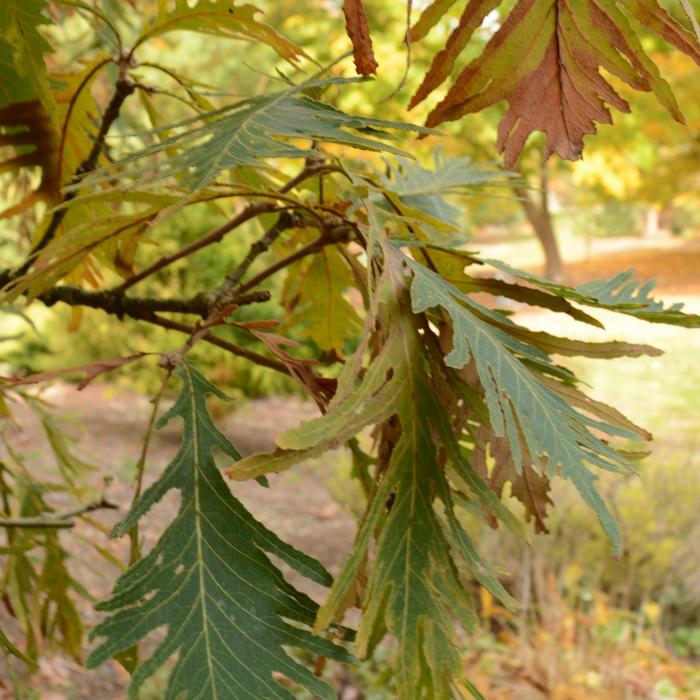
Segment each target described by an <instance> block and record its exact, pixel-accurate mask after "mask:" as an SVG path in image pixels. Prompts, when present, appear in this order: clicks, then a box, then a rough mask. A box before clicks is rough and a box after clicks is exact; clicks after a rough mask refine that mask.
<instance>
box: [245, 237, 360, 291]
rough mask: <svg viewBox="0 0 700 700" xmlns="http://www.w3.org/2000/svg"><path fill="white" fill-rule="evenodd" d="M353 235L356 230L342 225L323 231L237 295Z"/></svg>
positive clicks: (264, 271) (258, 276)
mask: <svg viewBox="0 0 700 700" xmlns="http://www.w3.org/2000/svg"><path fill="white" fill-rule="evenodd" d="M351 234H354V229H353V228H352V227H349V226H346V225H345V224H341V225H340V226H336V227H334V228H332V229H330V230H325V231H322V232H321V234H320V235H319V236H318V238H315V239H314V240H313V241H311V242H310V243H307V244H306V245H305V246H304V247H303V248H299V250H297V251H296V252H294V253H291V254H290V255H288V256H287V257H286V258H282V260H278V261H277V262H276V263H274V264H273V265H270V267H268V268H267V269H265V270H263V271H262V272H259V273H258V274H257V275H255V277H252V278H251V279H250V280H248V281H247V282H246V283H245V284H242V285H240V286H239V287H238V289H236V294H243V293H245V292H247V291H248V290H249V289H252V288H253V287H256V286H257V285H259V284H260V283H261V282H262V281H263V280H266V279H267V278H268V277H270V276H271V275H273V274H275V272H278V271H279V270H282V269H284V268H285V267H288V266H289V265H291V264H292V263H294V262H296V261H297V260H301V258H304V257H306V256H307V255H312V254H313V253H317V252H318V251H319V250H321V248H323V247H325V246H327V245H331V244H333V243H340V242H342V241H344V240H346V239H347V238H348V236H349V235H351Z"/></svg>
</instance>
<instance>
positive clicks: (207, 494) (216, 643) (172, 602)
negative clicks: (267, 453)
mask: <svg viewBox="0 0 700 700" xmlns="http://www.w3.org/2000/svg"><path fill="white" fill-rule="evenodd" d="M176 373H177V374H178V376H179V377H180V379H181V380H182V382H183V386H182V391H181V393H180V395H179V397H178V399H177V401H176V402H175V404H174V406H173V407H172V408H171V409H170V410H169V411H168V412H167V414H165V415H164V416H163V417H162V418H161V420H160V422H159V425H160V426H163V425H165V423H167V422H168V421H170V420H171V419H172V418H174V417H180V418H182V419H183V421H184V432H183V440H182V444H181V446H180V449H179V451H178V453H177V455H176V456H175V458H174V459H173V461H172V462H171V463H170V464H169V465H168V467H167V468H166V470H165V472H164V473H163V475H162V476H161V477H160V479H158V481H156V482H155V483H154V484H153V485H152V486H151V487H150V488H149V489H148V490H147V491H146V492H145V493H144V494H143V495H142V496H141V498H140V499H139V501H138V502H137V503H136V505H135V506H134V508H133V509H132V510H131V512H130V513H129V514H128V515H127V517H126V518H125V519H124V520H123V521H122V522H121V523H119V525H118V526H117V527H116V529H115V533H114V534H115V535H120V534H122V533H125V532H127V531H128V530H129V529H130V528H131V527H132V526H133V525H134V524H135V523H136V522H137V521H138V520H139V519H140V518H141V517H142V516H143V515H144V514H145V513H146V512H147V511H148V510H149V509H150V508H151V506H153V505H154V504H155V503H157V502H158V501H159V500H160V499H161V498H162V497H163V496H164V495H165V494H166V492H168V491H169V490H170V489H177V490H178V491H180V497H181V503H180V510H179V512H178V514H177V516H176V517H175V520H173V522H172V523H171V524H170V525H169V526H168V528H167V530H166V531H165V532H164V534H163V535H162V537H161V539H160V540H159V542H158V544H157V545H156V546H155V547H154V549H153V550H152V551H151V552H150V553H149V554H148V555H147V556H145V557H144V558H143V559H141V560H140V561H139V562H137V563H136V564H134V565H133V566H132V567H130V568H129V569H128V570H127V571H126V573H124V574H123V575H122V576H121V577H120V579H119V580H118V582H117V584H116V587H115V590H114V594H113V596H112V598H111V599H110V600H108V601H106V602H104V603H101V604H100V609H102V610H105V611H107V612H109V613H111V614H110V615H109V616H108V617H107V618H106V619H105V620H103V621H102V622H101V623H100V624H99V625H98V626H97V627H96V628H95V630H94V632H93V637H99V638H104V639H103V641H102V643H101V644H100V645H99V646H98V647H97V648H96V649H95V650H94V651H93V652H92V654H91V655H90V657H89V659H88V665H89V666H91V667H94V666H96V665H98V664H100V663H102V662H104V661H106V660H107V659H109V658H110V657H112V656H114V655H115V654H117V653H119V652H120V651H122V650H123V649H127V648H129V647H130V646H131V645H133V644H134V643H136V642H138V641H139V640H141V639H142V638H143V637H145V636H146V635H147V634H149V633H150V632H152V631H153V630H155V629H158V628H160V627H166V628H167V631H166V635H165V638H164V639H163V640H162V641H161V643H160V644H159V646H158V647H157V649H156V650H155V651H154V652H153V654H152V656H150V657H149V658H148V659H146V660H145V661H143V662H142V663H141V664H140V666H139V667H138V668H137V669H136V671H135V673H134V675H133V678H132V683H131V686H130V689H129V697H130V698H135V697H137V694H138V689H139V687H140V686H141V684H142V683H143V681H144V680H146V678H148V677H149V676H151V675H152V674H153V673H154V672H155V671H156V670H157V669H158V668H159V667H160V666H161V665H162V664H163V663H164V662H165V661H166V660H167V659H168V658H170V657H172V656H173V655H177V661H176V662H175V665H174V667H173V669H172V671H171V673H170V678H169V681H168V686H167V690H166V691H165V694H164V696H163V697H164V698H167V700H175V698H185V699H186V700H194V699H195V698H199V699H201V700H217V699H218V700H224V698H226V699H228V698H234V697H235V698H241V699H243V698H250V700H259V698H291V697H292V695H291V694H290V693H289V691H288V690H286V689H285V687H283V686H282V685H281V684H279V683H278V682H277V681H276V680H275V678H274V676H273V674H276V673H280V674H283V675H284V676H286V677H287V678H289V679H291V680H293V681H296V682H298V683H300V684H301V685H303V686H305V687H306V688H308V689H309V690H310V691H312V692H313V693H315V694H317V695H319V696H320V697H322V698H328V699H329V700H331V699H332V698H333V697H334V693H333V691H332V690H331V688H330V687H329V686H327V685H326V684H325V683H324V682H323V681H321V680H320V679H318V678H317V677H316V676H314V674H313V673H311V671H309V670H308V669H307V668H305V667H304V666H302V665H300V664H299V663H297V662H296V661H294V660H293V659H292V658H291V657H290V656H288V655H287V653H286V652H285V650H284V647H287V646H289V647H296V648H300V649H304V650H306V651H308V652H310V653H314V654H318V655H321V656H331V657H333V658H338V659H343V660H346V661H347V660H348V658H349V657H348V655H347V654H346V653H345V652H344V651H343V650H342V649H340V648H339V647H336V646H335V645H333V644H331V643H330V642H328V641H326V640H324V639H321V638H319V637H315V636H313V635H312V634H311V633H310V632H309V631H308V626H309V625H310V624H312V623H313V620H314V617H315V614H316V609H317V606H316V604H315V603H314V602H313V601H312V600H311V599H310V598H309V597H308V596H306V595H305V594H303V593H300V592H299V591H297V590H296V589H294V588H293V587H292V586H291V585H290V584H289V583H287V582H286V581H285V579H284V578H283V576H282V574H281V573H280V571H279V570H278V569H277V568H276V567H275V565H274V564H273V563H272V562H271V561H270V559H269V558H268V554H271V555H274V556H276V557H278V558H280V559H282V560H283V561H284V562H286V563H287V564H288V565H290V566H291V567H293V568H294V569H296V570H297V571H298V572H300V573H302V574H303V575H305V576H307V577H309V578H311V579H313V580H314V581H317V582H318V583H321V584H324V585H328V584H329V583H330V581H331V579H330V576H329V574H328V573H327V572H326V571H325V569H324V568H323V567H322V566H321V565H320V564H319V563H318V562H317V561H316V560H314V559H312V558H311V557H308V556H307V555H305V554H303V553H301V552H299V551H297V550H295V549H294V548H293V547H291V546H290V545H288V544H286V543H284V542H282V541H281V540H280V539H279V538H278V537H277V536H276V535H275V534H274V533H272V532H270V531H269V530H268V529H267V528H266V527H265V526H264V525H262V524H261V523H259V522H258V521H256V520H255V519H254V518H253V516H252V515H251V514H250V513H249V512H248V511H247V510H246V509H245V508H244V507H243V505H242V504H241V503H240V502H239V501H238V500H236V498H235V497H234V496H233V495H232V494H231V492H230V491H229V489H228V487H227V486H226V484H225V482H224V480H223V478H222V476H221V474H220V472H219V470H218V468H217V467H216V464H215V462H214V456H213V454H212V451H213V449H214V448H217V449H219V450H221V451H222V452H223V453H224V454H225V455H227V456H228V457H230V458H233V459H239V455H238V453H237V451H236V449H235V448H234V447H233V445H231V443H230V442H229V441H228V440H227V439H226V438H225V437H224V436H223V435H222V434H221V433H220V432H219V431H218V430H217V429H216V426H215V425H214V423H213V422H212V420H211V418H210V416H209V414H208V412H207V407H206V403H205V399H206V396H207V394H214V395H216V396H219V397H220V398H225V396H224V395H223V394H221V392H219V391H218V390H217V389H216V388H215V387H214V386H213V385H212V384H210V383H209V382H208V381H207V380H206V379H205V378H204V377H203V376H202V375H201V374H199V373H198V372H197V371H196V370H194V369H193V368H192V367H190V366H189V365H188V364H186V363H182V364H180V365H179V367H178V369H177V370H176Z"/></svg>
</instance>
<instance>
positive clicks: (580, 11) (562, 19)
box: [410, 0, 700, 167]
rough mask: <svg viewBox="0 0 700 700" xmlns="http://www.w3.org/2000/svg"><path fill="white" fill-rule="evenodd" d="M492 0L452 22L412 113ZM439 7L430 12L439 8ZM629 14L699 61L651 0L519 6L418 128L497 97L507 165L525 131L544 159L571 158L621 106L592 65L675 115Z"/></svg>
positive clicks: (689, 39) (531, 0)
mask: <svg viewBox="0 0 700 700" xmlns="http://www.w3.org/2000/svg"><path fill="white" fill-rule="evenodd" d="M449 4H450V3H446V2H444V0H437V2H435V3H433V4H432V5H431V6H430V7H429V8H428V9H427V10H426V14H427V13H428V12H431V13H432V14H431V15H430V16H429V17H428V20H429V21H428V20H423V18H421V19H419V21H418V23H417V25H416V27H414V31H413V36H414V38H420V37H421V36H422V35H424V34H425V33H426V31H427V29H428V28H429V27H430V26H432V24H435V23H436V22H437V20H438V18H439V17H438V15H439V14H440V13H444V12H445V11H447V9H448V7H449ZM499 4H501V3H500V2H498V0H469V2H468V3H467V5H466V7H465V9H464V11H463V13H462V16H461V19H460V21H459V23H458V24H457V26H456V27H455V29H454V30H453V32H452V34H451V35H450V37H449V38H448V41H447V44H446V46H445V48H444V49H443V50H442V51H441V52H440V53H438V54H437V55H436V56H435V58H434V60H433V63H432V65H431V67H430V69H429V71H428V73H427V74H426V76H425V78H424V80H423V83H422V84H421V86H420V87H419V88H418V91H417V92H416V94H415V95H414V97H413V99H412V100H411V103H410V106H411V107H414V106H415V105H417V104H418V103H419V102H421V101H423V100H424V99H425V98H426V97H427V96H428V95H429V94H430V93H432V92H433V90H435V89H436V88H437V87H438V86H439V85H441V84H442V83H443V82H444V81H445V80H446V79H447V78H448V77H449V75H450V74H451V72H452V69H453V68H454V65H455V62H456V60H457V58H458V57H459V55H460V53H461V51H462V49H464V47H465V46H466V45H467V43H468V42H469V40H470V38H471V37H472V35H473V33H474V31H475V30H476V29H478V27H479V26H480V25H481V23H482V22H483V20H484V19H485V17H486V16H487V14H488V13H489V12H491V11H492V10H494V9H495V8H496V7H497V6H498V5H499ZM438 10H439V12H438ZM630 17H633V18H635V19H636V20H637V21H638V22H640V23H641V24H642V25H643V26H644V27H645V29H647V30H649V31H650V32H652V33H655V34H658V35H659V36H661V37H662V38H663V39H665V40H666V41H667V42H669V43H671V44H673V45H674V46H675V47H676V48H678V49H679V50H680V51H683V52H684V53H686V54H688V55H689V56H691V57H692V58H693V59H694V60H695V61H696V62H697V63H698V64H700V46H698V43H697V41H696V39H695V37H694V36H693V35H692V34H691V33H690V32H688V31H687V30H686V29H684V28H683V27H682V26H681V25H680V24H678V23H677V22H676V21H675V20H674V19H673V18H672V17H671V16H670V15H669V14H668V13H667V12H666V11H665V10H664V9H663V8H662V7H661V6H660V5H659V4H658V3H657V1H656V0H600V1H594V0H581V1H580V2H575V3H571V2H567V1H566V0H518V2H517V3H516V4H515V7H514V8H513V9H512V10H511V12H510V14H509V15H508V16H507V18H506V20H505V21H504V22H503V24H502V25H501V26H500V28H499V29H498V30H497V31H496V33H495V34H494V35H493V37H492V38H491V40H490V41H489V42H488V44H487V45H486V48H485V49H484V51H483V53H482V54H481V56H479V57H478V58H476V59H474V60H473V61H471V62H470V63H469V64H468V65H467V66H466V67H465V68H464V69H463V70H462V71H461V72H460V73H459V74H458V76H457V78H456V79H455V80H454V83H453V85H452V87H451V88H450V89H449V91H448V92H447V94H446V95H445V97H444V98H443V100H442V101H441V102H440V103H439V104H438V105H437V106H436V107H435V108H434V109H433V110H432V111H431V113H430V114H429V116H428V120H427V125H428V126H436V125H438V124H441V123H443V122H446V121H454V120H456V119H459V118H460V117H462V116H464V115H465V114H469V113H472V112H478V111H480V110H482V109H484V108H486V107H489V106H491V105H493V104H496V103H497V102H500V101H502V100H506V101H507V102H508V109H507V110H506V113H505V116H504V117H503V119H502V120H501V123H500V126H499V133H498V148H499V151H501V152H502V153H503V154H504V160H505V164H506V166H507V167H512V166H513V165H514V164H515V162H516V160H517V159H518V156H519V155H520V153H521V151H522V149H523V147H524V145H525V141H526V140H527V138H528V136H529V135H530V134H531V133H532V132H533V131H542V132H544V133H545V134H546V136H547V146H546V152H547V155H548V156H549V155H551V154H552V153H557V154H558V155H560V156H561V157H563V158H567V159H570V160H575V159H576V158H578V157H579V156H580V155H581V151H582V149H583V137H584V136H585V135H586V134H594V133H595V132H596V123H603V124H609V123H611V122H612V117H611V115H610V111H609V109H608V106H609V105H611V106H613V107H615V108H616V109H618V110H620V111H622V112H629V111H630V107H629V104H628V103H627V101H626V100H625V99H623V97H621V96H620V94H619V93H618V92H617V91H616V89H615V87H613V85H612V84H611V83H610V82H608V80H607V79H606V78H605V77H603V75H602V74H601V69H604V70H605V71H606V72H607V73H609V74H610V75H612V76H614V77H615V78H619V79H620V80H622V81H623V82H624V83H626V84H627V85H629V86H630V87H632V88H634V89H636V90H642V91H652V92H653V93H654V94H655V95H656V97H657V99H658V100H659V102H661V104H663V105H664V106H665V107H666V108H667V109H668V110H669V112H670V113H671V114H672V115H673V117H674V118H675V119H676V120H678V121H680V122H682V121H683V116H682V114H681V112H680V109H679V107H678V104H677V103H676V100H675V98H674V96H673V94H672V92H671V88H670V86H669V85H668V83H667V82H666V81H665V80H664V79H663V78H662V77H661V75H660V73H659V70H658V68H657V66H656V65H655V63H654V62H653V61H652V60H651V58H650V57H649V56H648V54H647V53H646V52H645V50H644V48H643V47H642V43H641V40H640V37H639V36H638V33H637V31H636V29H635V28H634V27H633V25H632V23H631V22H630Z"/></svg>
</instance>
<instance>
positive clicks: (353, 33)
mask: <svg viewBox="0 0 700 700" xmlns="http://www.w3.org/2000/svg"><path fill="white" fill-rule="evenodd" d="M343 12H344V13H345V29H346V31H347V33H348V36H349V37H350V41H352V55H353V58H354V60H355V68H356V70H357V72H358V74H359V75H372V74H373V73H376V72H377V66H378V63H377V59H376V58H375V57H374V50H373V49H372V37H370V35H369V23H368V22H367V13H366V12H365V8H364V5H363V4H362V0H345V1H344V3H343Z"/></svg>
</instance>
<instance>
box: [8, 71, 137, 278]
mask: <svg viewBox="0 0 700 700" xmlns="http://www.w3.org/2000/svg"><path fill="white" fill-rule="evenodd" d="M135 87H136V86H135V84H134V82H133V81H132V80H131V79H130V78H129V77H128V76H127V75H126V72H125V68H124V67H123V66H122V71H121V75H120V77H119V79H118V80H117V82H116V84H115V90H114V95H112V99H111V100H110V102H109V104H108V105H107V109H106V110H105V112H104V114H103V115H102V122H101V124H100V128H99V131H98V132H97V136H96V137H95V141H94V143H93V144H92V148H91V149H90V153H89V154H88V155H87V157H86V158H85V160H83V162H82V163H81V164H80V165H79V166H78V169H77V170H76V171H75V174H74V175H73V177H72V179H71V181H70V183H69V184H70V185H77V184H78V183H79V182H80V180H81V179H82V177H83V175H85V174H86V173H88V172H90V171H91V170H92V169H93V168H94V167H95V165H96V164H97V159H98V158H99V156H100V153H101V152H102V148H103V147H104V144H105V139H106V138H107V133H108V132H109V130H110V128H111V126H112V124H114V122H115V121H116V120H117V118H118V117H119V112H120V111H121V108H122V105H123V104H124V101H125V100H126V98H127V97H129V95H131V93H133V92H134V90H135ZM77 196H78V190H77V189H72V190H70V191H69V192H68V193H67V194H66V195H65V197H64V198H63V203H64V204H65V203H66V202H70V201H71V200H72V199H75V197H77ZM67 213H68V207H62V208H61V209H58V210H56V211H55V212H54V213H53V216H52V217H51V221H49V224H48V226H47V227H46V231H44V235H43V236H42V237H41V239H40V240H39V242H38V243H37V244H36V245H35V246H34V248H32V250H31V253H30V254H29V256H28V257H27V260H26V261H25V262H24V263H23V264H22V265H21V266H20V267H19V268H18V269H17V270H15V271H14V272H10V273H8V279H2V280H0V285H4V284H6V283H7V282H11V281H13V280H15V279H17V278H18V277H21V276H22V275H24V274H25V273H26V272H27V270H29V268H30V267H31V266H32V263H33V262H34V259H35V258H36V256H37V254H38V253H39V252H40V251H41V250H43V249H44V248H45V247H46V246H47V245H48V244H49V243H50V242H51V241H52V240H53V238H54V236H55V235H56V232H57V231H58V229H59V227H60V225H61V223H62V222H63V219H64V218H65V217H66V214H67Z"/></svg>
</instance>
